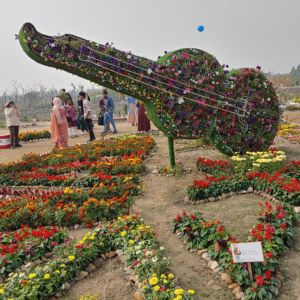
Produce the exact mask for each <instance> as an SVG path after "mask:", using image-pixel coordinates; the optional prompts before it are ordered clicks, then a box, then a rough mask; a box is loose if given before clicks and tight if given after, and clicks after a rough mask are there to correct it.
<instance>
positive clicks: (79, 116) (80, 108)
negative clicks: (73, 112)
mask: <svg viewBox="0 0 300 300" xmlns="http://www.w3.org/2000/svg"><path fill="white" fill-rule="evenodd" d="M77 129H78V130H80V132H81V134H84V131H85V130H86V126H85V123H84V117H83V98H82V97H80V96H79V98H78V114H77Z"/></svg>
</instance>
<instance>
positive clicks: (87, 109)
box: [79, 92, 96, 143]
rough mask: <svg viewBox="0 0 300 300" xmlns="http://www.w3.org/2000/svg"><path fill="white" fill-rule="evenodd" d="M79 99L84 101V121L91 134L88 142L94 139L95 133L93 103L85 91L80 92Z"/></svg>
mask: <svg viewBox="0 0 300 300" xmlns="http://www.w3.org/2000/svg"><path fill="white" fill-rule="evenodd" d="M79 100H82V101H83V117H84V122H85V125H86V127H87V130H88V132H89V135H90V139H89V140H88V141H87V142H88V143H90V142H92V141H94V140H95V139H96V138H95V134H94V131H93V127H94V126H93V117H92V112H91V104H90V101H89V100H88V96H87V94H86V93H85V92H80V93H79Z"/></svg>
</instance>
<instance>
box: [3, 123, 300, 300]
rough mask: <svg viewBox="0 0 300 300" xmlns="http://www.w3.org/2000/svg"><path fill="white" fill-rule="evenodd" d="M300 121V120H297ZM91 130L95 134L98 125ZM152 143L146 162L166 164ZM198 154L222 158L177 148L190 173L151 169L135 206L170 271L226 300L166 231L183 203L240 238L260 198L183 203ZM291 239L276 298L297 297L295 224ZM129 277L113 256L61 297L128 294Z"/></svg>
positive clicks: (299, 152)
mask: <svg viewBox="0 0 300 300" xmlns="http://www.w3.org/2000/svg"><path fill="white" fill-rule="evenodd" d="M299 123H300V122H299ZM117 126H118V129H119V132H120V133H124V132H128V131H133V130H132V127H131V126H129V125H127V124H123V123H119V124H117ZM97 127H98V126H96V134H97V137H98V138H99V136H100V133H99V131H100V130H99V129H98V128H99V127H98V128H97ZM134 129H135V128H134ZM86 139H87V135H85V136H83V137H80V138H76V139H72V140H71V141H70V144H71V145H73V144H75V143H79V142H84V141H85V140H86ZM155 139H156V142H157V146H156V147H155V150H154V151H153V155H152V156H151V157H149V158H148V159H147V166H148V167H149V168H152V167H154V166H163V165H167V164H168V145H167V140H166V139H165V138H164V137H155ZM275 146H276V147H277V148H279V149H280V150H284V151H286V153H287V155H288V159H297V160H300V147H299V145H294V144H291V143H289V142H287V141H286V140H283V139H277V140H276V143H275ZM51 149H52V144H51V142H50V140H48V141H41V142H36V143H30V144H26V145H24V147H22V148H20V149H14V150H12V149H10V150H0V162H8V161H12V160H16V159H20V158H21V156H22V155H23V154H24V153H29V152H36V153H42V152H46V151H49V150H51ZM199 156H205V157H206V158H211V159H214V158H223V156H222V154H220V153H219V152H218V151H215V150H204V149H198V150H195V151H188V152H179V153H177V161H181V162H183V163H184V166H185V167H190V168H192V169H193V171H192V173H190V174H186V175H183V176H180V177H160V176H157V175H155V174H152V173H148V174H147V175H145V176H144V178H143V181H144V183H145V193H144V195H141V196H139V197H137V198H136V200H135V204H134V207H133V208H134V209H135V210H139V211H140V212H141V214H142V216H143V217H144V219H145V221H146V222H147V223H149V224H150V225H152V226H153V227H154V229H155V230H156V232H157V235H158V239H159V242H160V243H161V245H162V246H164V247H165V249H166V254H167V256H170V258H171V271H172V272H173V273H174V274H175V275H176V277H177V279H178V282H179V284H180V285H182V286H183V287H184V288H192V289H195V290H196V291H197V293H198V296H199V299H209V300H230V299H234V297H233V294H232V293H231V292H230V291H229V289H228V288H227V287H226V285H225V284H223V283H222V282H221V280H220V279H219V277H218V276H216V275H215V274H214V273H213V272H212V271H210V269H209V268H208V267H207V266H206V264H205V263H204V261H203V260H202V259H201V258H200V257H199V256H197V255H194V254H191V253H190V252H188V251H187V250H186V249H185V248H184V246H183V244H182V242H181V241H180V240H178V239H177V238H176V237H175V235H174V234H172V232H171V226H170V224H171V221H172V220H173V218H174V217H175V216H176V215H177V214H178V213H180V212H182V210H183V209H185V210H186V211H187V212H189V213H190V212H194V211H201V212H202V213H203V214H204V216H205V217H206V218H208V219H219V220H220V221H221V222H223V223H224V224H225V226H226V227H227V228H228V229H229V230H230V231H231V232H232V234H233V235H234V236H236V237H238V238H239V239H240V240H241V241H243V240H245V239H246V237H247V235H248V233H249V229H250V228H251V227H252V225H253V223H254V222H255V220H256V216H257V211H258V205H257V204H258V203H259V202H260V201H263V199H261V198H260V197H258V196H256V195H252V194H251V195H249V194H246V195H238V196H233V197H231V198H227V199H223V200H220V201H217V202H212V203H206V204H202V205H201V204H200V205H188V204H185V203H184V202H183V199H184V196H185V189H186V187H187V186H188V185H190V184H191V183H192V182H193V180H194V179H195V178H201V177H202V176H203V174H200V173H197V172H196V169H195V162H196V159H197V158H198V157H199ZM295 229H296V230H295V245H294V247H293V248H292V249H290V250H288V251H287V254H286V255H284V256H283V257H282V258H281V271H282V272H283V274H284V276H285V278H286V280H285V281H284V285H283V287H282V288H281V294H280V296H279V299H280V300H296V299H300V280H299V278H300V253H299V251H300V227H299V226H297V227H296V228H295ZM85 232H86V230H85V229H81V230H80V231H72V232H70V235H71V236H74V237H75V238H77V239H78V238H80V237H81V236H82V235H83V234H84V233H85ZM127 282H128V277H127V275H126V274H125V272H124V271H123V265H122V263H120V262H119V260H118V259H113V260H111V261H110V262H109V261H108V262H105V264H104V265H103V266H102V267H101V268H100V269H99V270H98V271H96V272H95V273H94V274H93V277H88V278H86V279H84V280H83V281H81V282H78V283H77V284H76V285H75V286H74V287H73V288H72V289H71V291H70V293H69V295H67V296H66V297H65V299H66V300H73V299H74V300H77V299H79V297H80V296H81V295H87V294H90V295H94V296H95V297H97V299H101V300H104V299H106V300H114V299H115V300H129V299H133V293H134V287H132V286H128V284H127Z"/></svg>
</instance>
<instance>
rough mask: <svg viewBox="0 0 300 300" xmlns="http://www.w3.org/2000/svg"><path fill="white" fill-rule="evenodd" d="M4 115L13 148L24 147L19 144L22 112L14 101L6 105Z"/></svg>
mask: <svg viewBox="0 0 300 300" xmlns="http://www.w3.org/2000/svg"><path fill="white" fill-rule="evenodd" d="M4 115H5V119H6V125H7V127H8V129H9V132H10V140H11V147H12V148H13V149H14V148H15V147H22V145H20V142H19V127H20V115H21V113H20V110H19V109H18V107H17V106H16V105H15V103H14V101H9V102H7V103H6V104H5V109H4Z"/></svg>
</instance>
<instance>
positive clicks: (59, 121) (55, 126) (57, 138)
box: [51, 97, 68, 148]
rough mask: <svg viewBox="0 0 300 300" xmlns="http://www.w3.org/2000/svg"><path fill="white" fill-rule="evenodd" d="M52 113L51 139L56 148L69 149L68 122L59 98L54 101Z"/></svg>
mask: <svg viewBox="0 0 300 300" xmlns="http://www.w3.org/2000/svg"><path fill="white" fill-rule="evenodd" d="M52 103H53V108H52V111H51V137H52V141H53V143H54V144H55V146H54V147H55V148H64V147H68V121H67V117H66V112H65V108H64V107H63V105H62V101H61V99H60V98H59V97H55V98H54V99H53V102H52Z"/></svg>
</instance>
